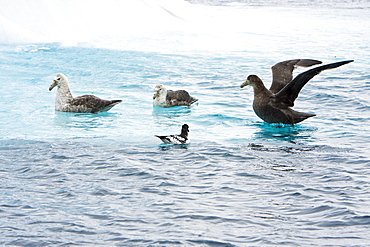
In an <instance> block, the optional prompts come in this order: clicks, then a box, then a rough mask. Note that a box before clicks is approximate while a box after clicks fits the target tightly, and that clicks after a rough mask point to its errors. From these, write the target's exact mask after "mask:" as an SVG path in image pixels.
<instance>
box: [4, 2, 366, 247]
mask: <svg viewBox="0 0 370 247" xmlns="http://www.w3.org/2000/svg"><path fill="white" fill-rule="evenodd" d="M178 3H179V4H182V5H183V4H185V2H181V1H178ZM39 4H40V3H39ZM161 4H162V5H158V6H159V7H163V8H164V7H166V9H167V10H171V11H173V12H171V13H172V14H176V15H177V16H178V17H181V18H182V19H186V18H190V19H189V20H188V21H187V22H186V23H185V24H184V23H183V24H182V25H179V26H178V28H176V27H177V24H176V21H178V18H176V21H174V23H172V24H173V26H172V25H170V27H168V28H167V27H164V26H161V27H160V28H158V30H154V31H153V33H150V34H148V33H146V32H144V31H146V30H144V31H143V30H141V29H139V30H138V32H132V33H130V35H129V36H125V35H122V34H117V35H116V36H114V33H109V34H107V33H102V31H101V30H97V34H98V35H97V37H96V38H94V39H91V38H89V39H88V40H84V39H83V38H81V37H77V39H80V40H77V41H78V42H77V43H76V44H71V43H70V42H67V43H68V44H65V42H64V40H57V39H55V40H52V41H53V42H39V41H40V40H38V39H35V40H33V41H37V42H26V43H25V42H23V43H18V42H14V41H9V42H3V44H1V45H0V57H1V59H0V81H1V83H0V91H1V97H0V102H1V106H2V107H1V108H2V109H1V110H0V119H1V121H0V133H1V135H0V161H1V162H0V188H1V190H0V198H1V203H0V215H1V218H2V220H1V222H0V245H4V246H76V245H77V246H78V245H79V246H275V245H288V246H290V245H291V246H367V245H368V242H369V241H370V239H369V236H368V232H369V226H370V210H369V203H370V196H369V195H370V194H369V192H370V187H369V181H370V179H369V175H370V172H369V171H370V154H369V151H368V150H369V137H370V134H369V131H370V129H369V120H370V114H369V109H370V108H369V106H370V102H369V96H370V75H369V71H370V70H369V68H370V63H369V61H370V59H369V54H368V53H367V50H368V48H369V41H368V37H369V30H370V29H369V23H370V22H369V21H370V20H369V18H370V17H369V15H368V9H367V8H363V7H362V8H358V6H357V7H356V8H335V7H330V8H329V7H325V8H322V9H319V10H317V11H316V12H315V13H312V11H308V10H309V9H310V8H312V6H308V7H307V6H304V7H293V8H292V7H277V6H275V5H273V4H271V6H269V5H268V4H267V5H268V6H259V7H255V6H244V5H231V6H229V5H221V6H206V5H194V4H185V6H186V8H184V9H183V10H178V9H176V8H175V7H173V6H172V5H166V3H161ZM163 4H164V5H163ZM182 5H181V6H182ZM153 6H154V4H152V5H151V6H150V7H151V8H152V9H154V10H155V6H154V7H153ZM158 6H157V7H158ZM39 7H40V6H39ZM126 7H128V6H126ZM139 7H141V6H135V8H133V11H134V10H136V8H139ZM159 7H158V8H159ZM347 7H348V6H347ZM34 8H36V7H34ZM40 8H41V7H40ZM65 8H67V7H65ZM172 8H173V9H172ZM159 9H160V8H159ZM191 10H194V13H195V14H196V15H195V16H194V17H189V15H188V14H189V12H191ZM205 10H206V11H207V12H202V11H205ZM126 11H127V12H129V11H128V10H126ZM145 11H148V10H145ZM167 12H168V11H167ZM112 13H113V14H114V13H115V12H112ZM145 13H146V12H145ZM199 13H207V14H205V16H204V18H201V17H200V16H201V15H200V14H199ZM9 15H10V14H8V16H6V18H8V20H11V16H9ZM155 15H159V16H162V15H163V20H164V21H166V20H167V19H166V18H170V17H168V16H166V15H165V14H163V12H158V13H157V12H155ZM260 15H262V17H266V18H267V16H273V18H274V19H275V20H276V22H271V21H270V22H271V23H273V24H272V27H271V26H269V25H267V24H268V23H265V22H263V21H262V22H261V21H260V25H259V26H258V25H257V26H256V25H251V24H250V23H249V22H248V23H246V24H245V25H244V26H243V25H236V23H238V21H246V20H247V19H248V16H249V17H250V16H254V17H257V16H260ZM4 16H5V15H4ZM171 16H173V15H171ZM226 17H229V18H226ZM297 17H301V18H300V19H297ZM1 20H2V19H1ZM287 20H290V21H291V23H292V28H291V29H289V30H286V29H284V28H281V29H280V30H278V29H276V28H277V27H278V26H280V24H281V23H285V21H287ZM147 21H148V20H147ZM156 21H158V20H156ZM294 21H295V22H294ZM40 22H41V21H40ZM197 22H198V23H199V26H197V28H198V29H191V28H193V27H194V26H192V25H193V24H194V23H197ZM4 23H5V22H4ZM42 23H43V22H42ZM181 23H182V22H181ZM189 23H190V24H189ZM212 23H216V24H217V25H216V26H215V27H214V29H210V28H207V27H210V26H212ZM222 23H223V25H220V24H222ZM18 24H19V23H17V25H18ZM157 24H158V23H154V24H152V25H157ZM175 24H176V25H175ZM247 24H248V25H247ZM19 25H20V24H19ZM24 25H26V24H24ZM45 25H46V24H45ZM76 25H77V28H78V23H77V24H76ZM233 25H234V26H233ZM8 27H9V25H5V24H4V25H3V28H8ZM88 27H89V26H87V28H88ZM217 27H219V29H218V28H217ZM230 27H232V28H230ZM257 27H259V28H257ZM3 30H5V29H3ZM17 30H18V29H17ZM77 30H78V29H77ZM126 31H127V30H126ZM139 31H140V32H139ZM141 31H143V32H141ZM220 31H223V32H220ZM226 31H227V33H226V34H227V35H225V32H226ZM127 32H128V31H127ZM156 32H158V33H159V34H160V35H159V34H158V36H156V35H155V33H156ZM4 33H5V34H6V32H4V31H3V34H4ZM9 33H12V34H14V33H16V30H15V31H12V32H10V31H9ZM25 35H27V33H25ZM99 35H100V36H99ZM106 35H108V36H109V37H110V39H105V37H108V36H106ZM8 37H9V38H8V39H9V40H10V37H13V38H14V37H15V38H17V36H11V35H9V36H8ZM30 37H31V38H34V36H29V37H28V38H30ZM221 37H224V40H222V39H221ZM52 38H53V37H52ZM144 38H145V39H144ZM54 41H55V42H54ZM80 41H81V42H80ZM130 41H132V43H130ZM72 43H73V42H72ZM143 44H145V45H143ZM293 58H312V59H318V60H321V61H323V63H331V62H336V61H341V60H349V59H354V60H355V62H354V63H351V64H348V65H345V66H342V67H340V68H337V69H334V70H328V71H324V72H322V73H321V74H320V75H318V76H316V77H315V78H314V79H312V80H311V81H310V82H309V83H308V84H307V85H306V86H305V87H304V89H303V90H302V92H301V94H300V96H299V97H298V99H297V101H296V106H295V109H297V110H300V111H303V112H310V113H315V114H316V115H317V116H316V117H314V118H311V119H308V120H306V121H304V122H302V123H301V124H297V125H295V126H294V127H291V126H280V125H268V124H265V123H263V122H262V120H260V119H259V118H258V117H257V116H256V115H255V114H254V112H253V110H252V106H251V104H252V97H253V92H252V89H251V88H244V89H241V88H240V84H241V83H242V82H243V81H244V80H245V78H246V76H247V75H249V74H257V75H259V76H261V78H262V79H263V80H264V81H265V82H266V84H267V85H269V83H270V78H271V72H270V67H271V66H272V65H273V64H275V63H276V62H279V61H282V60H287V59H293ZM302 71H304V69H302V68H301V69H297V71H296V73H299V72H302ZM56 73H64V74H65V75H66V76H67V77H68V78H69V81H70V87H71V90H72V93H73V94H74V95H75V96H78V95H82V94H94V95H96V96H98V97H101V98H104V99H122V100H123V102H122V103H121V104H119V105H117V106H115V107H114V108H112V109H111V110H110V111H109V112H107V113H99V114H73V113H61V112H55V110H54V100H55V92H54V91H52V92H49V91H48V87H49V85H50V84H51V82H52V80H53V78H54V75H55V74H56ZM157 84H164V85H166V86H167V87H168V88H170V89H186V90H187V91H189V92H190V93H191V95H192V96H194V97H196V98H198V99H199V102H198V103H197V104H195V105H193V106H192V107H190V108H188V107H176V108H170V109H162V108H156V107H153V105H152V96H153V93H154V87H155V85H157ZM184 123H187V124H188V125H189V126H190V133H189V136H190V139H191V143H190V144H189V145H188V146H185V147H184V146H181V147H177V146H165V145H162V144H161V142H160V140H159V139H157V138H155V137H154V135H162V134H179V133H180V130H181V125H182V124H184Z"/></svg>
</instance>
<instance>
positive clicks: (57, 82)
mask: <svg viewBox="0 0 370 247" xmlns="http://www.w3.org/2000/svg"><path fill="white" fill-rule="evenodd" d="M64 83H68V79H67V77H66V76H65V75H63V74H62V73H58V74H56V75H55V77H54V80H53V83H52V84H51V85H50V87H49V91H51V90H53V88H54V87H58V88H60V86H61V85H63V84H64Z"/></svg>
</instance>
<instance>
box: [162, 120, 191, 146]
mask: <svg viewBox="0 0 370 247" xmlns="http://www.w3.org/2000/svg"><path fill="white" fill-rule="evenodd" d="M188 132H189V126H188V125H187V124H184V125H183V126H182V128H181V134H180V135H168V136H157V135H156V137H158V138H159V139H161V140H162V141H163V142H164V143H167V144H187V143H188V142H189V139H188Z"/></svg>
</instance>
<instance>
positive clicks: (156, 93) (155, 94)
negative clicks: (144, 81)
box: [153, 89, 159, 99]
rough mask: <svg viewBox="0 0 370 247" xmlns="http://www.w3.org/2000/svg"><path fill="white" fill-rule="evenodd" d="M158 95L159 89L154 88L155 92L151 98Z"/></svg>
mask: <svg viewBox="0 0 370 247" xmlns="http://www.w3.org/2000/svg"><path fill="white" fill-rule="evenodd" d="M158 95H159V89H157V90H155V93H154V95H153V99H155V98H157V97H158Z"/></svg>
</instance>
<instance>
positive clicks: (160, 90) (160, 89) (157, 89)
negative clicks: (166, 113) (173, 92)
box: [153, 84, 167, 99]
mask: <svg viewBox="0 0 370 247" xmlns="http://www.w3.org/2000/svg"><path fill="white" fill-rule="evenodd" d="M154 90H155V93H154V96H153V99H155V98H157V97H159V96H160V95H162V94H164V93H166V91H167V90H166V88H165V87H164V86H163V85H162V84H158V85H157V86H155V88H154Z"/></svg>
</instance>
